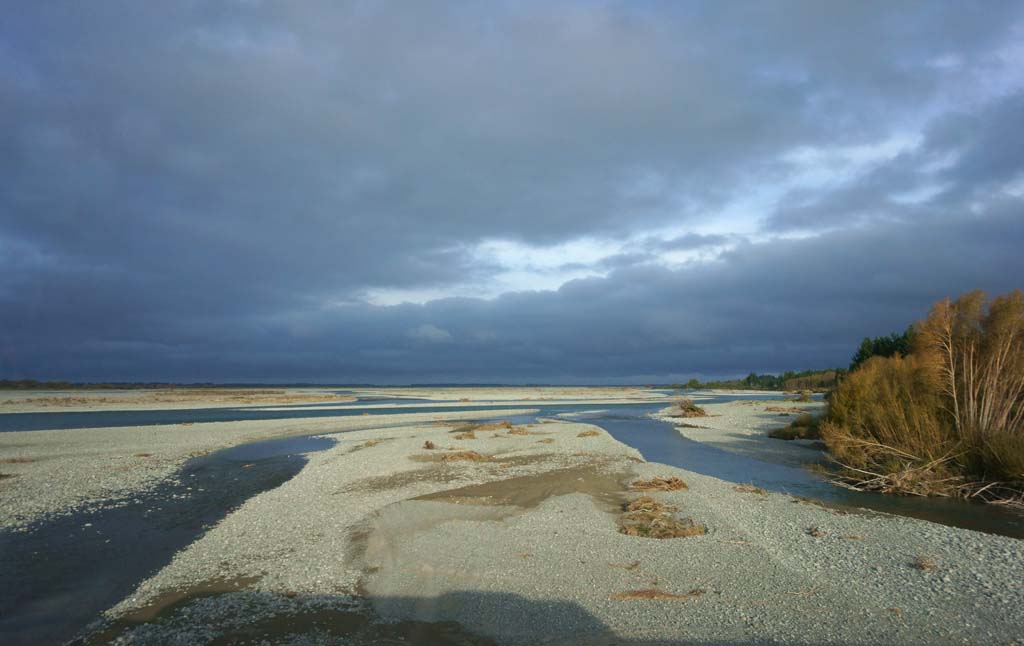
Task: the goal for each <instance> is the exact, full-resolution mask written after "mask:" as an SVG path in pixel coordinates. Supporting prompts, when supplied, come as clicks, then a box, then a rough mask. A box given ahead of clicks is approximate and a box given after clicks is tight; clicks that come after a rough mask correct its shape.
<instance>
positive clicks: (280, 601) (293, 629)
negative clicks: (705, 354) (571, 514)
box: [76, 590, 854, 646]
mask: <svg viewBox="0 0 1024 646" xmlns="http://www.w3.org/2000/svg"><path fill="white" fill-rule="evenodd" d="M616 603H622V604H632V605H635V606H636V609H635V611H636V612H638V613H642V612H645V611H644V610H642V609H641V607H643V606H646V607H648V608H649V610H651V611H654V614H653V615H652V616H654V617H656V616H657V614H659V613H664V612H665V611H666V605H671V606H673V609H670V611H671V612H686V611H687V604H689V603H695V602H693V601H686V600H670V601H651V600H625V601H617V602H616ZM676 607H677V608H678V609H674V608H676ZM140 615H143V616H145V617H146V618H147V621H145V622H141V621H139V620H138V619H134V620H133V618H132V617H126V618H124V619H123V620H121V621H119V622H117V623H115V624H113V625H111V626H109V627H107V629H105V630H103V631H102V632H98V633H96V634H94V635H92V636H90V637H89V638H88V639H85V640H82V641H80V642H76V644H80V645H81V646H101V645H103V644H109V643H112V642H113V641H115V640H117V639H118V638H128V641H130V642H131V643H144V644H150V643H152V644H164V643H204V644H215V645H219V644H248V643H256V644H258V643H269V644H276V643H281V642H288V643H292V642H301V643H306V642H307V641H308V642H309V643H317V644H345V645H347V646H350V645H359V644H394V645H396V646H397V645H398V644H404V645H422V646H433V645H437V646H491V645H494V644H497V643H499V641H496V640H495V639H494V638H492V637H489V636H488V635H498V636H499V637H500V643H521V644H539V643H542V644H546V645H549V646H553V645H563V646H568V645H570V644H587V645H590V646H602V645H607V646H611V645H612V644H616V645H622V646H661V645H665V646H667V645H669V644H677V645H678V644H688V643H696V642H689V641H687V640H686V639H685V638H682V637H679V638H674V637H666V638H629V637H623V636H620V635H619V634H618V633H616V632H615V631H614V630H612V629H611V628H610V627H609V626H608V625H606V624H605V623H604V622H602V621H601V620H600V619H598V618H597V617H595V616H594V615H592V614H591V613H590V612H588V611H587V610H586V609H584V608H583V607H582V606H580V605H579V604H577V603H575V602H573V601H537V600H531V599H527V598H525V597H522V596H520V595H516V594H509V593H494V592H479V591H469V590H467V591H459V592H453V593H448V594H444V595H441V596H439V597H432V598H418V597H370V598H357V599H353V598H350V597H330V596H303V595H296V596H282V595H275V594H270V593H265V592H253V591H241V592H234V593H228V594H214V595H211V594H204V593H197V594H195V595H192V596H190V597H188V598H186V599H179V600H177V601H176V602H175V603H173V604H171V605H168V606H165V607H164V608H163V609H162V610H161V611H160V612H159V613H156V614H154V613H152V612H147V611H143V612H142V613H140ZM452 616H470V617H472V618H473V619H472V621H473V623H474V624H476V625H478V626H480V628H479V632H476V631H474V630H470V629H469V628H467V627H466V626H465V625H463V624H461V623H459V622H456V621H452V620H451V619H448V618H449V617H452ZM400 617H415V618H416V619H414V620H410V619H401V620H399V619H398V618H400ZM652 627H653V628H654V629H657V622H656V621H655V623H653V624H652ZM303 639H304V640H305V641H303ZM699 643H700V644H702V645H705V646H753V645H755V644H769V643H778V642H775V641H772V640H770V639H765V640H761V641H756V640H755V641H735V640H721V641H707V640H701V641H700V642H699ZM788 643H792V644H800V643H801V642H792V641H791V642H788ZM810 643H811V642H808V644H810ZM851 643H854V642H851Z"/></svg>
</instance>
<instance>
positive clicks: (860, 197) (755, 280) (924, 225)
mask: <svg viewBox="0 0 1024 646" xmlns="http://www.w3.org/2000/svg"><path fill="white" fill-rule="evenodd" d="M8 8H9V9H10V10H9V11H6V12H5V13H4V19H3V21H2V22H0V120H2V124H3V127H2V128H0V276H2V278H0V377H7V378H37V379H74V380H171V381H259V380H263V381H303V382H374V383H409V382H431V381H434V382H481V381H487V382H506V383H515V382H548V383H566V382H583V383H609V382H616V383H626V382H649V381H659V382H664V381H674V380H681V379H688V378H690V377H694V376H696V377H699V378H707V377H717V376H731V375H737V374H746V373H747V372H750V371H758V372H766V371H769V372H774V371H782V370H787V369H802V368H818V367H827V366H837V365H846V364H847V363H848V362H849V359H850V356H851V355H852V353H853V352H854V350H855V349H856V346H857V344H858V342H859V340H860V339H861V338H862V337H864V336H866V335H870V336H875V335H879V334H886V333H889V332H891V331H894V330H902V329H903V328H905V327H906V326H907V325H908V324H909V323H911V322H912V321H914V320H915V319H917V318H919V317H921V316H922V315H923V314H924V313H925V312H926V311H927V308H928V306H929V305H930V303H932V302H933V301H935V300H937V299H939V298H942V297H944V296H947V295H954V296H955V295H956V294H958V293H961V292H963V291H966V290H969V289H972V288H983V289H985V290H987V291H989V292H992V293H996V292H1005V291H1007V290H1009V289H1012V288H1017V287H1024V280H1022V278H1024V252H1022V249H1021V248H1022V246H1024V3H1020V2H1009V1H1008V2H999V1H998V0H992V1H990V2H985V3H973V2H949V3H946V2H908V3H902V2H879V3H868V2H846V3H840V2H820V1H818V0H810V1H807V2H749V3H747V2H721V1H720V0H712V1H710V2H706V3H705V2H685V3H684V2H621V3H620V2H553V1H551V0H544V1H541V2H520V1H516V2H507V3H506V2H489V3H483V2H464V3H463V2H455V3H443V2H402V3H385V2H350V3H349V2H340V1H337V0H323V1H321V2H316V1H304V2H260V1H258V0H248V1H237V2H199V1H184V0H182V1H178V2H138V0H124V1H114V0H109V1H108V0H98V1H96V2H75V1H70V0H69V1H66V2H62V1H58V0H54V1H48V2H21V3H17V6H16V7H8Z"/></svg>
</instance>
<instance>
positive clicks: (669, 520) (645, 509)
mask: <svg viewBox="0 0 1024 646" xmlns="http://www.w3.org/2000/svg"><path fill="white" fill-rule="evenodd" d="M624 511H625V514H623V516H622V520H621V521H620V523H619V532H620V533H622V534H625V535H627V536H639V537H642V538H659V539H660V538H685V537H688V536H700V535H702V534H706V533H707V531H708V530H707V528H706V527H705V526H704V525H701V524H699V523H696V522H694V520H693V519H692V518H676V517H675V516H673V515H672V512H674V511H676V508H675V507H673V506H672V505H666V504H664V503H661V502H658V501H657V500H655V499H654V498H652V497H650V496H641V497H639V498H637V499H636V500H633V501H632V502H629V503H627V504H626V506H625V508H624Z"/></svg>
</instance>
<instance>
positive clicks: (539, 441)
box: [537, 437, 555, 444]
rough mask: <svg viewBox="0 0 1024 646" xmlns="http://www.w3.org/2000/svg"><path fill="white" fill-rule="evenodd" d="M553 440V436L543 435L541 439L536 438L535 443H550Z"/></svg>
mask: <svg viewBox="0 0 1024 646" xmlns="http://www.w3.org/2000/svg"><path fill="white" fill-rule="evenodd" d="M554 441H555V440H554V438H550V437H545V438H544V439H543V440H537V444H551V443H552V442H554Z"/></svg>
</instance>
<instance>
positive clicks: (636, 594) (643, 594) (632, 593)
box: [614, 588, 705, 599]
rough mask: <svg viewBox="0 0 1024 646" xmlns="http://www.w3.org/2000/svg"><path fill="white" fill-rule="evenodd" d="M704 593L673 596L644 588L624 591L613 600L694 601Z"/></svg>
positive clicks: (695, 591) (698, 589)
mask: <svg viewBox="0 0 1024 646" xmlns="http://www.w3.org/2000/svg"><path fill="white" fill-rule="evenodd" d="M704 593H705V590H701V589H700V588H697V589H694V590H690V591H689V592H687V593H686V594H675V593H672V592H666V591H664V590H658V589H657V588H645V589H643V590H626V591H625V592H620V593H618V594H616V595H615V596H614V598H615V599H696V598H697V597H700V596H701V595H703V594H704Z"/></svg>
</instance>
